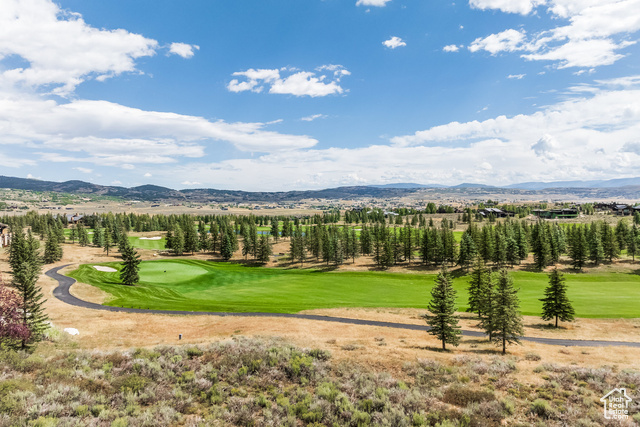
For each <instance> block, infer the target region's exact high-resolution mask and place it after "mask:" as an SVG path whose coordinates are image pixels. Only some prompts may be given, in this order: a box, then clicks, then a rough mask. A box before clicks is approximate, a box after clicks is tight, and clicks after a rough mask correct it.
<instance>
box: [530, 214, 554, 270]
mask: <svg viewBox="0 0 640 427" xmlns="http://www.w3.org/2000/svg"><path fill="white" fill-rule="evenodd" d="M532 240H533V262H534V263H535V266H536V268H537V269H538V270H544V268H545V267H546V266H547V265H549V262H550V261H551V245H550V244H549V236H548V232H547V227H546V226H545V225H544V223H541V222H538V223H537V224H536V225H535V226H534V228H533V233H532Z"/></svg>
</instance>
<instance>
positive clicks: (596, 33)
mask: <svg viewBox="0 0 640 427" xmlns="http://www.w3.org/2000/svg"><path fill="white" fill-rule="evenodd" d="M469 4H470V5H471V7H475V8H478V9H496V10H501V11H503V12H508V13H520V14H523V15H527V14H529V13H531V12H532V11H533V10H534V9H536V8H537V7H539V6H541V5H545V6H547V8H546V11H547V13H548V14H549V15H551V17H552V18H555V19H554V21H553V22H559V23H562V24H560V25H558V26H556V27H553V28H549V29H545V30H542V31H539V32H537V33H534V34H532V35H531V37H530V38H529V39H528V40H525V37H524V36H525V33H524V31H523V32H521V36H520V35H518V34H516V32H517V30H513V29H511V30H506V31H503V32H502V33H498V34H491V35H489V36H487V37H484V38H478V39H476V40H475V41H474V42H473V43H472V44H471V45H470V46H469V49H470V50H471V51H472V52H475V51H478V50H481V49H484V50H487V51H489V52H491V53H492V54H494V55H495V54H496V53H497V52H502V51H506V52H514V51H525V52H524V53H523V54H522V57H523V58H524V59H526V60H529V61H550V62H552V63H553V64H554V65H555V66H557V67H558V68H570V67H579V68H593V67H599V66H603V65H611V64H613V63H615V62H616V61H618V60H620V59H621V58H624V56H625V55H624V53H621V51H622V50H624V49H625V48H627V47H629V46H631V45H633V44H635V43H636V41H635V40H628V39H627V36H628V35H630V34H633V33H635V32H637V31H639V30H640V0H546V1H545V0H470V3H469ZM507 31H508V32H510V33H509V34H507ZM505 36H509V37H505Z"/></svg>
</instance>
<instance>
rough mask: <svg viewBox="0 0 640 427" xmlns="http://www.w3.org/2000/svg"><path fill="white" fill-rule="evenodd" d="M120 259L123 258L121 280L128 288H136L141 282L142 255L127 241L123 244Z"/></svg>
mask: <svg viewBox="0 0 640 427" xmlns="http://www.w3.org/2000/svg"><path fill="white" fill-rule="evenodd" d="M120 258H122V268H121V269H120V280H122V284H123V285H126V286H135V284H136V283H138V282H139V281H140V276H139V274H138V272H139V271H140V262H141V260H140V255H138V252H137V251H136V250H135V248H134V247H133V246H132V245H131V243H129V240H128V239H126V243H123V244H122V247H121V249H120Z"/></svg>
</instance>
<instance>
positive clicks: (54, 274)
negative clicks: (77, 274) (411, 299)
mask: <svg viewBox="0 0 640 427" xmlns="http://www.w3.org/2000/svg"><path fill="white" fill-rule="evenodd" d="M69 265H71V264H67V265H63V266H60V267H56V268H52V269H51V270H49V271H47V272H46V273H45V274H46V275H47V276H49V277H51V278H52V279H55V280H57V281H58V286H57V287H56V288H55V289H54V290H53V296H54V297H56V298H58V299H59V300H60V301H62V302H65V303H67V304H70V305H74V306H76V307H82V308H89V309H92V310H104V311H113V312H121V313H152V314H173V315H189V316H223V317H224V316H233V317H286V318H290V319H305V320H320V321H323V322H335V323H346V324H349V325H366V326H382V327H385V328H396V329H409V330H413V331H427V330H429V327H428V326H423V325H412V324H408V323H394V322H380V321H377V320H363V319H349V318H346V317H332V316H319V315H317V314H291V313H259V312H258V313H231V312H215V311H178V310H152V309H144V308H128V307H111V306H108V305H102V304H96V303H93V302H88V301H84V300H81V299H80V298H76V297H74V296H73V295H71V293H70V292H69V289H70V288H71V285H73V284H74V283H75V282H76V280H75V279H73V278H71V277H67V276H64V275H62V274H60V273H58V272H59V271H60V270H61V269H63V268H65V267H68V266H69ZM462 335H464V336H468V337H480V338H484V337H485V334H484V333H482V332H479V331H464V330H463V331H462ZM520 339H521V340H522V341H529V342H535V343H539V344H548V345H560V346H565V347H608V346H610V347H636V348H640V342H625V341H598V340H568V339H561V338H536V337H520Z"/></svg>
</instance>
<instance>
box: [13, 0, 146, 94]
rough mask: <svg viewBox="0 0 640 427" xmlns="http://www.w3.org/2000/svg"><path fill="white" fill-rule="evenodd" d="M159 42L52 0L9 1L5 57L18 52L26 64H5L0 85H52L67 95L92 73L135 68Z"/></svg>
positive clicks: (103, 76)
mask: <svg viewBox="0 0 640 427" xmlns="http://www.w3.org/2000/svg"><path fill="white" fill-rule="evenodd" d="M157 47H158V42H157V41H155V40H152V39H148V38H146V37H143V36H141V35H139V34H133V33H130V32H128V31H125V30H111V31H109V30H104V29H96V28H93V27H91V26H89V25H87V24H86V23H85V22H84V21H83V19H82V17H81V16H80V15H78V14H75V13H69V12H67V11H64V10H62V9H60V7H59V6H58V5H56V4H55V3H53V2H52V1H50V0H4V1H3V2H2V13H0V60H1V59H3V58H6V57H8V56H11V55H17V56H19V57H21V58H23V59H24V60H26V61H28V62H29V67H27V68H10V69H5V70H3V71H2V73H1V74H0V84H3V85H5V86H6V85H15V84H23V85H26V86H30V87H45V86H46V87H49V88H51V90H52V92H54V93H56V94H59V95H68V94H69V93H71V92H72V91H73V90H74V89H75V87H76V86H77V85H78V84H80V83H82V82H83V81H84V80H86V79H88V78H98V79H106V78H109V77H112V76H116V75H119V74H122V73H125V72H134V71H136V65H135V60H136V59H138V58H141V57H144V56H152V55H154V54H155V52H156V49H157Z"/></svg>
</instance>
